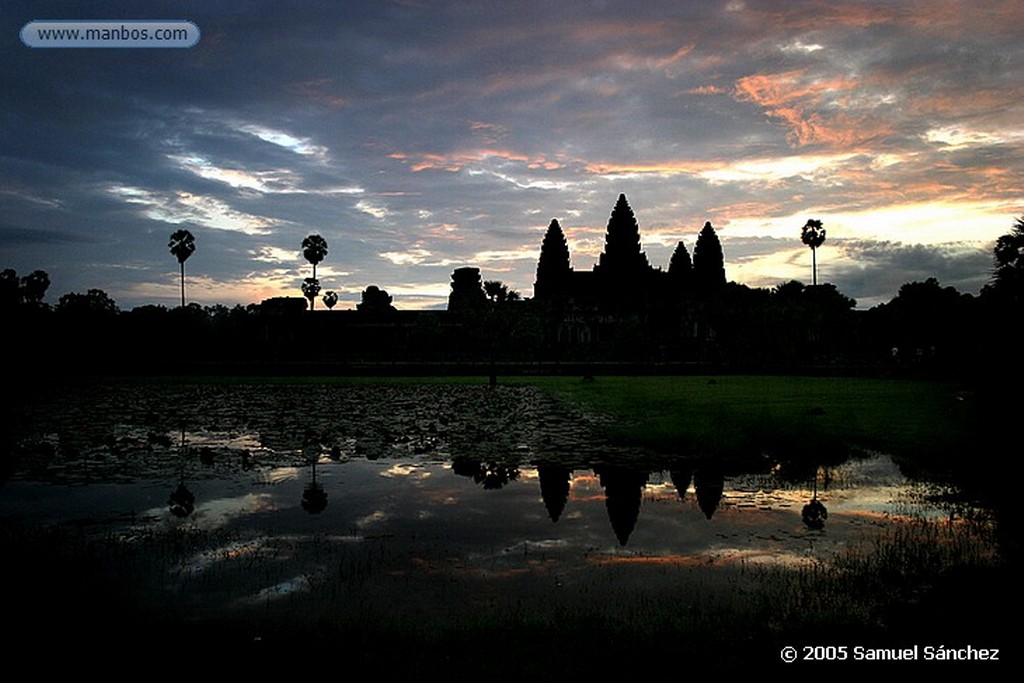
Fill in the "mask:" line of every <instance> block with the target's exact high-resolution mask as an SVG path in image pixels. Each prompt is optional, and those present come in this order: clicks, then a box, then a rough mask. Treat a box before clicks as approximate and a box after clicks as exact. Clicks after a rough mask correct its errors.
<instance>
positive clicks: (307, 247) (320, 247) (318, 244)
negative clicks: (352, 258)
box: [302, 235, 327, 311]
mask: <svg viewBox="0 0 1024 683" xmlns="http://www.w3.org/2000/svg"><path fill="white" fill-rule="evenodd" d="M302 256H303V257H305V259H306V260H307V261H309V263H310V264H311V265H312V266H313V277H312V278H306V282H309V281H310V280H312V281H314V282H316V283H317V290H316V291H317V293H319V292H320V282H319V280H317V279H316V266H317V264H318V263H320V262H321V261H323V260H324V257H325V256H327V240H325V239H324V238H323V237H321V236H320V235H309V236H308V237H306V239H304V240H302ZM302 291H303V294H305V292H306V288H305V285H303V289H302ZM313 297H314V298H309V297H308V296H307V297H306V298H308V299H309V310H311V311H312V310H313V308H314V304H315V302H316V299H315V297H316V295H315V294H314V295H313Z"/></svg>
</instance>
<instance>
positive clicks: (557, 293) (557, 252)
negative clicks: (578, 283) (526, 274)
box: [533, 219, 572, 299]
mask: <svg viewBox="0 0 1024 683" xmlns="http://www.w3.org/2000/svg"><path fill="white" fill-rule="evenodd" d="M571 273H572V266H570V265H569V243H568V242H567V241H566V239H565V234H563V233H562V226H561V225H559V224H558V220H556V219H552V220H551V224H550V225H548V230H547V232H546V233H544V241H543V242H541V245H540V258H539V259H537V281H536V282H535V283H534V285H533V296H534V297H535V298H537V299H554V298H558V297H561V296H564V295H565V294H566V291H567V289H568V287H569V278H570V277H571Z"/></svg>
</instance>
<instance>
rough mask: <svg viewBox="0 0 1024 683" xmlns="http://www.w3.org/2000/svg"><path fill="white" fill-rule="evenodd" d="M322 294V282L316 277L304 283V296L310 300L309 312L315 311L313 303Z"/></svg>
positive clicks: (307, 279)
mask: <svg viewBox="0 0 1024 683" xmlns="http://www.w3.org/2000/svg"><path fill="white" fill-rule="evenodd" d="M319 293H320V281H319V280H317V279H316V278H315V277H307V278H306V279H305V280H303V281H302V296H304V297H306V298H307V299H309V310H311V311H312V310H313V302H315V301H316V297H317V295H318V294H319Z"/></svg>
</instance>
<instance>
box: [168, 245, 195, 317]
mask: <svg viewBox="0 0 1024 683" xmlns="http://www.w3.org/2000/svg"><path fill="white" fill-rule="evenodd" d="M167 247H168V248H169V249H170V250H171V254H173V255H174V257H175V258H176V259H178V265H179V266H180V268H181V306H182V308H184V307H185V261H187V260H188V257H189V256H191V255H192V253H193V252H194V251H195V250H196V238H195V237H193V236H192V233H190V232H189V231H188V230H185V229H181V230H175V231H174V232H173V233H172V234H171V240H170V241H169V242H168V243H167Z"/></svg>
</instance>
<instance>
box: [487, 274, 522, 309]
mask: <svg viewBox="0 0 1024 683" xmlns="http://www.w3.org/2000/svg"><path fill="white" fill-rule="evenodd" d="M484 294H486V295H487V298H488V299H490V301H491V303H492V304H504V303H507V302H509V301H519V298H520V297H519V292H517V291H516V290H514V289H509V288H508V285H506V284H504V283H503V282H500V281H499V280H487V281H485V282H484Z"/></svg>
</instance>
